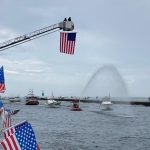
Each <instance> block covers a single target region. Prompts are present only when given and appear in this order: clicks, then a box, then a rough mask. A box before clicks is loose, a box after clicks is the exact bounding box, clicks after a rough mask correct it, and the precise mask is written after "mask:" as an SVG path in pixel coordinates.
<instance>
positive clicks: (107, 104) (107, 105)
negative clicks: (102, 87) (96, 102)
mask: <svg viewBox="0 0 150 150" xmlns="http://www.w3.org/2000/svg"><path fill="white" fill-rule="evenodd" d="M112 105H113V103H112V102H111V100H110V96H109V97H108V96H105V97H104V98H102V101H101V103H100V109H102V110H112Z"/></svg>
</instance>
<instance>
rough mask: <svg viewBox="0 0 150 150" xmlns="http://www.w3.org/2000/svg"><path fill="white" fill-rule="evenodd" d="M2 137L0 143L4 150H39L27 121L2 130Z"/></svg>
mask: <svg viewBox="0 0 150 150" xmlns="http://www.w3.org/2000/svg"><path fill="white" fill-rule="evenodd" d="M4 137H5V139H4V140H3V141H2V142H1V145H2V147H3V149H4V150H40V149H39V147H38V144H37V142H36V138H35V134H34V131H33V129H32V126H31V124H30V123H29V122H27V121H23V122H21V123H19V124H17V125H15V126H12V127H10V128H8V129H6V130H4Z"/></svg>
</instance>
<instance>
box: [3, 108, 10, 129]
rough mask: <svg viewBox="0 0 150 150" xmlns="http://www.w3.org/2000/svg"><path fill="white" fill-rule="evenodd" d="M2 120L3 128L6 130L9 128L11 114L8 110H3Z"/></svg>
mask: <svg viewBox="0 0 150 150" xmlns="http://www.w3.org/2000/svg"><path fill="white" fill-rule="evenodd" d="M3 115H4V120H3V128H8V127H10V126H11V112H9V111H8V110H4V114H3Z"/></svg>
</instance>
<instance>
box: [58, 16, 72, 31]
mask: <svg viewBox="0 0 150 150" xmlns="http://www.w3.org/2000/svg"><path fill="white" fill-rule="evenodd" d="M59 26H60V29H62V30H63V31H72V30H74V23H73V22H72V21H71V19H70V20H69V19H68V20H66V19H64V21H63V22H60V23H59Z"/></svg>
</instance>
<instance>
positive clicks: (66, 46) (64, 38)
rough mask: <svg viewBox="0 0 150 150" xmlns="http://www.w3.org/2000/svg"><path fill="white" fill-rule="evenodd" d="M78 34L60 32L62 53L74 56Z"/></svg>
mask: <svg viewBox="0 0 150 150" xmlns="http://www.w3.org/2000/svg"><path fill="white" fill-rule="evenodd" d="M75 42H76V33H75V32H73V33H67V32H60V52H61V53H66V54H74V49H75Z"/></svg>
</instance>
